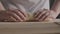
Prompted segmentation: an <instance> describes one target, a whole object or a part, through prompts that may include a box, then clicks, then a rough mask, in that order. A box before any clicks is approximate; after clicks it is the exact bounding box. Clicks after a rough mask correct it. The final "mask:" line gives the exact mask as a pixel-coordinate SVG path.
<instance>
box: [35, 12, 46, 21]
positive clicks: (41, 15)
mask: <svg viewBox="0 0 60 34" xmlns="http://www.w3.org/2000/svg"><path fill="white" fill-rule="evenodd" d="M46 13H47V11H43V12H42V13H41V14H39V16H38V17H37V18H36V19H37V20H38V19H41V18H42V17H43V16H44V15H45V14H46Z"/></svg>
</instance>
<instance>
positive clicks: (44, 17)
mask: <svg viewBox="0 0 60 34" xmlns="http://www.w3.org/2000/svg"><path fill="white" fill-rule="evenodd" d="M49 15H50V14H49V13H48V12H47V13H46V14H45V15H44V16H43V17H42V18H41V19H40V20H41V21H44V20H45V19H46V18H48V17H49Z"/></svg>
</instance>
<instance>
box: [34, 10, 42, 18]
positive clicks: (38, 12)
mask: <svg viewBox="0 0 60 34" xmlns="http://www.w3.org/2000/svg"><path fill="white" fill-rule="evenodd" d="M41 12H42V11H37V12H36V13H35V14H34V17H35V18H36V17H38V16H39V14H41Z"/></svg>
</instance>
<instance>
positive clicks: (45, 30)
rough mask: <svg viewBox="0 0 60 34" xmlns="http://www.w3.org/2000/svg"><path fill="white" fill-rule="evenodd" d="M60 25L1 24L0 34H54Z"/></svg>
mask: <svg viewBox="0 0 60 34" xmlns="http://www.w3.org/2000/svg"><path fill="white" fill-rule="evenodd" d="M54 33H60V25H57V24H55V23H54V22H14V23H13V22H10V23H9V22H5V23H4V22H0V34H54Z"/></svg>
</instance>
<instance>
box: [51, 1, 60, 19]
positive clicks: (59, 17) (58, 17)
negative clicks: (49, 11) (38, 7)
mask: <svg viewBox="0 0 60 34" xmlns="http://www.w3.org/2000/svg"><path fill="white" fill-rule="evenodd" d="M54 1H55V0H50V8H51V7H52V5H53V4H54ZM57 19H60V14H59V15H58V16H57Z"/></svg>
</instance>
